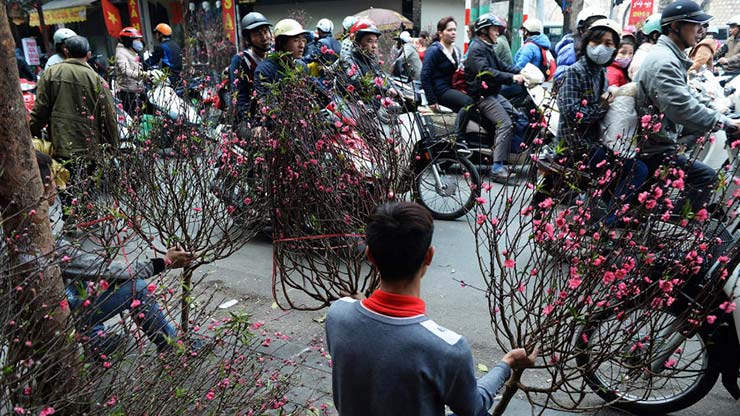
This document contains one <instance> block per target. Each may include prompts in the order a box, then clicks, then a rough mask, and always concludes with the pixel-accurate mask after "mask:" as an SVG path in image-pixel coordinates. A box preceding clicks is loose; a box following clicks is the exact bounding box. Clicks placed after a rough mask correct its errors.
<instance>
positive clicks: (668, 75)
mask: <svg viewBox="0 0 740 416" xmlns="http://www.w3.org/2000/svg"><path fill="white" fill-rule="evenodd" d="M711 19H712V16H710V15H708V14H706V13H704V10H702V8H701V7H700V6H699V5H698V4H696V3H694V2H693V1H691V0H679V1H676V2H674V3H671V4H670V5H668V6H667V7H666V8H665V9H664V10H663V13H662V15H661V19H660V25H661V31H662V33H663V34H662V35H661V36H660V38H659V39H658V42H657V43H656V45H655V47H653V49H652V50H651V51H650V54H649V56H648V59H646V60H645V61H644V62H643V64H642V67H640V71H639V72H638V73H637V76H636V77H635V82H636V83H637V97H636V100H635V108H636V109H637V115H638V117H640V118H641V117H644V116H656V117H661V119H660V124H659V125H656V126H653V129H652V130H657V131H652V130H651V131H650V133H649V134H648V135H647V138H646V139H645V140H644V141H641V142H640V143H638V145H639V148H640V155H639V157H640V158H641V159H642V160H643V161H644V162H645V163H646V164H647V166H648V168H649V169H650V172H655V171H656V170H657V169H660V168H661V166H669V165H670V166H672V167H677V168H680V169H683V171H684V172H685V175H686V176H685V178H684V181H685V183H686V188H687V192H686V194H687V195H686V196H687V198H688V200H689V202H690V203H691V208H692V210H693V211H694V212H696V211H697V210H698V209H699V208H700V207H701V206H702V205H704V203H706V202H707V201H708V199H709V197H710V196H711V189H712V187H713V185H714V183H715V181H716V173H715V172H714V169H712V168H711V167H709V166H707V165H705V164H703V163H701V162H699V161H697V160H694V159H691V160H689V159H688V158H687V157H686V156H684V155H683V154H681V151H680V148H681V147H682V146H681V144H682V143H686V142H687V141H688V140H689V139H690V138H692V137H693V138H695V137H698V136H700V135H704V134H706V133H708V132H710V131H712V130H719V129H724V130H728V131H734V130H736V129H738V128H740V120H734V121H733V120H731V119H730V118H728V117H727V116H725V115H723V114H721V113H719V112H718V111H717V110H715V109H713V108H712V107H711V105H712V100H711V99H710V98H709V97H704V96H701V95H699V94H697V93H695V92H694V91H693V90H692V89H691V88H690V87H689V85H688V69H689V68H690V67H691V64H692V62H691V60H690V59H689V58H688V56H687V55H686V53H685V52H684V51H685V50H686V49H688V48H691V47H694V46H695V45H696V44H697V43H698V42H699V40H700V39H701V37H702V34H703V29H702V25H704V24H706V23H708V22H709V21H710V20H711ZM674 205H676V206H677V207H680V206H682V204H678V203H674Z"/></svg>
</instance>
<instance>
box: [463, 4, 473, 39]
mask: <svg viewBox="0 0 740 416" xmlns="http://www.w3.org/2000/svg"><path fill="white" fill-rule="evenodd" d="M470 5H471V0H465V30H464V31H463V33H465V48H464V50H465V52H467V51H468V44H469V43H470V39H468V30H467V28H468V25H470Z"/></svg>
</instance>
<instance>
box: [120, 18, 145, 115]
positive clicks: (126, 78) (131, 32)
mask: <svg viewBox="0 0 740 416" xmlns="http://www.w3.org/2000/svg"><path fill="white" fill-rule="evenodd" d="M118 37H119V43H118V45H116V81H117V82H118V92H116V96H117V97H118V99H119V100H121V103H122V105H123V109H124V111H126V113H128V114H129V115H132V116H133V115H135V114H136V113H138V112H139V111H141V106H142V104H143V103H145V102H146V97H145V96H144V78H146V72H144V67H143V66H142V64H141V60H140V58H139V53H140V52H141V51H142V50H144V43H143V42H142V41H141V39H143V38H144V36H143V35H142V34H141V32H139V31H138V30H136V29H135V28H133V27H125V28H123V30H121V33H120V34H119V35H118Z"/></svg>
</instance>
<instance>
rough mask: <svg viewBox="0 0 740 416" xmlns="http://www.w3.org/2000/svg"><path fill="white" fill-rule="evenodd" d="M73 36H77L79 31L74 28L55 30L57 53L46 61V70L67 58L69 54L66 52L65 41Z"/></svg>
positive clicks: (55, 49) (55, 50) (55, 48)
mask: <svg viewBox="0 0 740 416" xmlns="http://www.w3.org/2000/svg"><path fill="white" fill-rule="evenodd" d="M72 36H77V33H75V32H74V30H72V29H68V28H66V27H63V28H61V29H57V31H56V32H54V52H55V53H54V55H52V56H51V57H49V59H48V60H47V61H46V65H44V70H46V69H49V67H51V66H54V65H56V64H58V63H60V62H62V61H64V60H65V59H67V56H66V55H65V54H64V41H66V40H67V39H69V38H71V37H72Z"/></svg>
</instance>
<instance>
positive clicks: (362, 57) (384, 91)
mask: <svg viewBox="0 0 740 416" xmlns="http://www.w3.org/2000/svg"><path fill="white" fill-rule="evenodd" d="M350 33H351V34H352V35H353V36H354V39H355V44H354V46H353V49H352V54H351V55H350V58H349V59H348V60H347V61H346V62H344V63H343V65H344V71H345V73H346V74H347V76H348V77H349V82H350V83H351V84H352V85H353V86H354V87H355V88H357V89H358V90H360V94H361V95H363V94H371V95H372V96H373V97H375V96H376V95H378V94H380V95H382V96H388V95H390V96H392V97H396V96H398V95H399V94H398V92H397V91H396V90H395V89H394V88H391V86H390V85H389V84H388V80H387V78H388V74H386V73H385V71H384V70H383V68H381V66H380V63H379V62H378V38H379V37H380V35H381V32H380V30H379V29H378V28H377V27H376V26H375V23H373V22H372V21H371V20H367V19H358V20H357V21H356V22H355V24H354V25H353V26H352V29H350ZM366 85H370V86H371V88H372V90H371V91H367V90H366V87H365V86H366ZM373 101H375V99H373Z"/></svg>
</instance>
